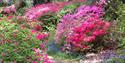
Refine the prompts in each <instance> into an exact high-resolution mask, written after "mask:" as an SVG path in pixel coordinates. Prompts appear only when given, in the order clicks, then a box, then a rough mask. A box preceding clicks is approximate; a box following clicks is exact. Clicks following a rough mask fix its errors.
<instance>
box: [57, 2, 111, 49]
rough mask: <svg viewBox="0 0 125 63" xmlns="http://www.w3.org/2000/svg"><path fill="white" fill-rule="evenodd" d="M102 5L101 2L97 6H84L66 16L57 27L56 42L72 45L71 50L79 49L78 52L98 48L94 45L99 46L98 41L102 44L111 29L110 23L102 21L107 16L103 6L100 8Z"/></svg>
mask: <svg viewBox="0 0 125 63" xmlns="http://www.w3.org/2000/svg"><path fill="white" fill-rule="evenodd" d="M102 3H104V2H103V1H100V4H95V5H83V6H80V7H79V8H78V9H77V10H76V12H75V13H74V14H71V13H70V14H67V15H65V16H64V17H63V18H62V19H61V22H60V23H59V24H58V25H57V30H56V42H57V43H59V44H62V45H70V46H69V47H71V50H73V49H77V51H80V50H82V51H84V50H85V49H93V46H96V44H93V43H97V45H99V44H100V43H98V39H99V41H100V42H101V40H103V36H104V35H105V34H107V33H108V32H107V31H108V29H109V27H110V23H109V22H106V21H104V20H103V19H102V17H103V16H104V14H105V13H104V10H103V8H102V6H100V5H102ZM100 38H101V40H100ZM101 47H103V46H101ZM64 48H65V46H64ZM96 48H98V46H97V47H96Z"/></svg>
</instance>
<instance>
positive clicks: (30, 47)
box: [0, 17, 50, 63]
mask: <svg viewBox="0 0 125 63" xmlns="http://www.w3.org/2000/svg"><path fill="white" fill-rule="evenodd" d="M13 18H14V17H13ZM0 32H1V33H0V54H1V55H0V58H1V60H2V61H3V62H7V63H9V62H17V63H33V62H41V61H42V62H47V61H49V62H50V60H49V58H48V55H47V54H46V47H44V46H42V44H43V43H44V39H46V37H47V36H48V34H45V33H40V32H39V31H34V32H33V31H32V32H31V30H30V28H27V27H21V26H20V24H17V23H16V22H14V21H13V20H12V19H8V18H6V17H3V18H2V19H1V20H0ZM39 51H42V52H39ZM38 54H39V55H38ZM44 56H45V57H44Z"/></svg>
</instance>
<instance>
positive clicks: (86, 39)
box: [68, 17, 110, 48]
mask: <svg viewBox="0 0 125 63" xmlns="http://www.w3.org/2000/svg"><path fill="white" fill-rule="evenodd" d="M109 27H110V23H109V22H105V21H103V20H101V19H99V18H94V17H90V18H88V19H86V21H84V22H83V23H82V25H81V26H79V27H76V28H74V29H73V32H72V33H71V34H70V35H69V36H68V41H69V42H70V43H72V45H73V46H76V47H79V48H86V47H89V46H88V45H87V44H89V43H91V42H94V41H95V40H96V39H97V37H98V36H103V35H105V34H106V33H107V30H108V29H109Z"/></svg>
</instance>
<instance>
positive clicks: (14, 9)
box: [3, 5, 16, 14]
mask: <svg viewBox="0 0 125 63" xmlns="http://www.w3.org/2000/svg"><path fill="white" fill-rule="evenodd" d="M3 11H4V12H5V13H8V14H9V13H11V12H14V13H16V8H15V6H14V5H11V6H9V7H5V8H3Z"/></svg>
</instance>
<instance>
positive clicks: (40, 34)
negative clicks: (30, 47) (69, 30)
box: [36, 33, 48, 40]
mask: <svg viewBox="0 0 125 63" xmlns="http://www.w3.org/2000/svg"><path fill="white" fill-rule="evenodd" d="M47 36H48V34H42V33H39V34H37V36H36V39H38V40H42V39H44V38H45V37H47Z"/></svg>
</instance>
